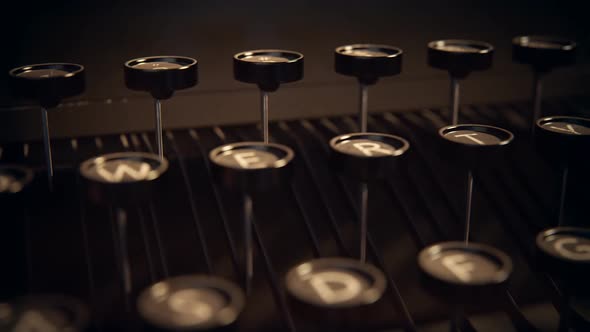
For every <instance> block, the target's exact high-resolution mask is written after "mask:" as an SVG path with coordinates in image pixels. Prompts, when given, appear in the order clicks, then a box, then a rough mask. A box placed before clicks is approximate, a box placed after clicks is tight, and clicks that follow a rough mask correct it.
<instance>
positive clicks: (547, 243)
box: [537, 227, 590, 282]
mask: <svg viewBox="0 0 590 332" xmlns="http://www.w3.org/2000/svg"><path fill="white" fill-rule="evenodd" d="M537 248H538V249H539V250H538V253H539V259H540V260H541V263H542V264H543V265H544V266H545V267H546V268H547V269H548V270H549V272H550V273H551V274H553V275H557V276H560V277H561V278H564V279H568V280H579V281H581V282H587V281H588V278H590V229H586V228H577V227H556V228H551V229H547V230H544V231H542V232H541V233H539V234H538V235H537Z"/></svg>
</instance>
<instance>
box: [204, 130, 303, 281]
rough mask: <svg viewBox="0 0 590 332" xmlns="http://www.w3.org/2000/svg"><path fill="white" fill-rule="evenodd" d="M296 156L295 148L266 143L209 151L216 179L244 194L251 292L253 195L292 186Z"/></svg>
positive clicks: (228, 187) (248, 274)
mask: <svg viewBox="0 0 590 332" xmlns="http://www.w3.org/2000/svg"><path fill="white" fill-rule="evenodd" d="M293 157H294V153H293V150H291V149H290V148H289V147H286V146H284V145H281V144H275V143H263V142H240V143H231V144H226V145H222V146H220V147H217V148H215V149H213V150H212V151H211V152H210V153H209V159H210V160H211V162H212V167H211V169H212V173H213V176H214V178H215V179H216V181H217V182H218V183H220V184H221V185H223V186H224V187H225V188H226V189H228V190H230V191H233V192H236V193H240V194H242V195H243V217H244V218H243V219H244V246H245V248H244V250H245V253H246V262H245V288H246V292H249V291H250V281H251V280H252V276H253V273H254V261H253V260H254V254H253V247H252V241H253V240H252V219H253V201H252V196H251V195H252V194H253V193H257V192H266V191H271V190H273V189H278V188H279V187H281V186H284V185H289V183H290V181H291V178H292V176H293V168H292V160H293Z"/></svg>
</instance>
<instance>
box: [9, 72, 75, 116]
mask: <svg viewBox="0 0 590 332" xmlns="http://www.w3.org/2000/svg"><path fill="white" fill-rule="evenodd" d="M9 74H10V76H11V79H12V83H13V84H14V90H15V92H16V93H17V94H18V95H19V96H22V97H26V98H29V99H34V100H37V101H39V102H40V103H41V106H42V107H44V108H51V107H55V106H57V105H58V104H59V102H60V101H61V99H63V98H66V97H72V96H76V95H78V94H80V93H82V92H83V91H84V87H85V84H84V67H83V66H82V65H78V64H74V63H42V64H34V65H27V66H22V67H18V68H14V69H12V70H11V71H10V72H9Z"/></svg>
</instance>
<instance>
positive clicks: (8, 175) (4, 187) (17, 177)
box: [0, 165, 33, 196]
mask: <svg viewBox="0 0 590 332" xmlns="http://www.w3.org/2000/svg"><path fill="white" fill-rule="evenodd" d="M31 181H33V171H32V170H30V169H29V168H27V167H23V166H18V165H1V166H0V196H8V195H14V194H18V193H20V192H22V191H23V190H24V189H25V188H26V187H27V186H28V185H29V184H30V183H31Z"/></svg>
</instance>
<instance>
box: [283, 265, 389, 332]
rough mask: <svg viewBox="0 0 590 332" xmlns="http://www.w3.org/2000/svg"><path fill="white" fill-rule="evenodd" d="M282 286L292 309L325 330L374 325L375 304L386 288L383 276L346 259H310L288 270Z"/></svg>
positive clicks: (376, 320) (376, 271) (377, 318)
mask: <svg viewBox="0 0 590 332" xmlns="http://www.w3.org/2000/svg"><path fill="white" fill-rule="evenodd" d="M285 283H286V287H287V292H288V294H289V299H290V300H291V303H292V308H293V310H294V311H295V312H296V313H297V314H299V315H301V318H302V319H303V320H307V321H309V322H311V323H312V324H313V325H315V326H318V325H319V326H321V327H322V328H324V329H325V330H331V329H336V330H338V331H342V330H350V329H352V330H359V329H361V330H362V329H367V328H369V326H371V324H373V323H375V324H377V325H378V323H377V322H378V321H379V320H380V319H382V318H380V317H375V312H376V310H375V305H376V303H377V302H378V301H379V300H380V299H381V298H382V296H383V293H384V292H385V289H386V285H387V284H386V280H385V276H384V275H383V273H382V272H381V271H380V270H379V269H377V268H376V267H374V266H373V265H370V264H366V263H361V262H359V261H358V260H355V259H350V258H337V257H335V258H319V259H313V260H310V261H307V262H304V263H301V264H298V265H297V266H295V267H293V268H291V269H290V270H289V271H288V272H287V274H286V276H285Z"/></svg>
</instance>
